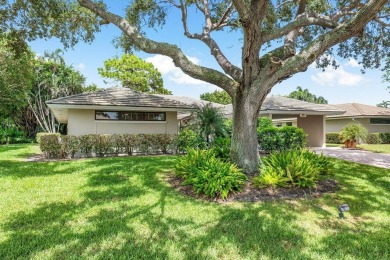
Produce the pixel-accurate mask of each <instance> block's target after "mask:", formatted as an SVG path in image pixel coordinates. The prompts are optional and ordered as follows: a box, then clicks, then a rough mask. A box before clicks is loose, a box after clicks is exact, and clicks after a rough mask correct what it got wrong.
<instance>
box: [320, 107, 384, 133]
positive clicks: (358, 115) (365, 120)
mask: <svg viewBox="0 0 390 260" xmlns="http://www.w3.org/2000/svg"><path fill="white" fill-rule="evenodd" d="M332 106H333V107H336V108H339V109H341V110H344V111H345V112H344V113H343V114H341V115H329V116H327V117H326V132H327V133H331V132H340V131H341V129H343V127H344V126H346V125H347V124H349V123H353V122H358V123H361V124H362V125H363V126H364V127H365V128H367V130H368V132H369V133H390V108H383V107H375V106H369V105H363V104H358V103H348V104H339V105H332Z"/></svg>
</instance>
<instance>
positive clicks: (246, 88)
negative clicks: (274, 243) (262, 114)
mask: <svg viewBox="0 0 390 260" xmlns="http://www.w3.org/2000/svg"><path fill="white" fill-rule="evenodd" d="M15 2H16V3H17V2H20V1H15ZM22 2H23V1H22ZM27 2H28V3H29V4H28V6H21V7H22V9H26V8H27V9H28V8H29V9H32V10H34V8H38V9H39V10H40V11H41V13H44V14H45V15H44V16H43V18H42V15H40V14H41V13H40V12H29V13H30V14H31V15H30V17H28V19H26V21H27V22H29V23H33V22H34V21H38V22H39V23H34V24H33V25H36V24H39V25H43V28H44V29H41V30H36V31H38V32H39V33H41V35H40V36H42V35H45V34H50V35H54V36H59V37H61V38H62V39H63V41H64V42H65V43H67V44H68V45H69V42H70V43H71V44H72V43H74V42H75V41H77V40H78V39H80V38H81V39H83V40H86V41H90V40H92V39H93V32H94V31H96V30H98V28H99V27H98V23H101V24H102V23H112V24H114V25H115V26H117V27H118V28H119V29H120V30H121V31H122V32H123V35H124V36H125V37H124V38H122V40H121V41H120V42H121V43H122V44H123V45H124V47H126V48H127V49H130V48H133V47H134V48H135V49H137V50H142V51H144V52H147V53H155V54H162V55H165V56H169V57H171V58H172V59H173V62H174V64H175V65H176V66H177V67H179V68H180V69H181V70H182V71H183V72H184V73H186V74H188V75H189V76H191V77H194V78H196V79H200V80H203V81H206V82H209V83H211V84H214V85H216V86H218V87H220V88H222V89H223V90H225V91H226V92H227V93H228V94H229V95H230V96H231V97H232V100H233V107H234V112H233V121H234V123H233V133H232V150H231V158H232V160H233V161H234V162H236V163H237V164H238V165H239V166H240V167H242V168H243V169H244V170H245V171H246V172H252V171H256V170H257V167H258V152H257V138H256V122H257V117H258V113H259V110H260V107H261V104H262V102H263V101H264V99H265V97H266V96H267V94H268V93H269V92H270V91H271V89H272V87H273V86H275V85H276V84H278V83H279V82H281V81H283V80H285V79H286V78H288V77H291V76H292V75H294V74H296V73H298V72H302V71H305V70H306V69H307V67H308V66H309V65H310V64H312V63H313V62H315V61H317V62H318V65H319V66H322V67H324V66H327V65H332V64H331V59H329V57H331V54H338V55H340V56H341V57H343V58H347V57H354V58H359V57H360V58H361V59H360V61H361V62H362V64H363V66H364V67H365V68H379V67H381V66H383V64H381V61H383V59H382V58H384V57H388V55H389V52H390V50H389V48H390V47H389V46H390V44H389V42H390V41H389V38H390V32H389V26H390V24H389V10H390V3H389V0H332V1H329V0H164V1H161V0H134V1H129V6H128V7H127V9H126V10H127V12H126V17H121V16H118V15H117V14H114V13H112V12H111V11H110V10H109V8H108V7H106V5H105V4H104V1H99V2H95V1H92V0H78V1H61V0H47V1H37V0H32V1H27ZM76 3H78V4H79V5H77V4H76ZM80 6H82V7H83V8H80ZM19 7H20V6H19ZM15 8H16V9H17V6H16V7H15ZM169 8H177V9H178V10H179V11H180V12H181V21H180V24H181V27H182V30H183V32H184V35H185V37H187V38H189V39H193V40H194V41H200V42H202V43H204V44H205V46H207V47H208V48H209V49H210V53H211V55H212V56H213V57H214V58H215V60H216V61H217V63H218V64H219V66H220V67H221V70H222V71H223V72H222V71H219V70H216V69H213V68H208V67H204V66H200V65H197V64H194V63H193V62H191V61H190V60H189V59H188V58H187V57H186V55H185V54H184V53H183V51H182V50H181V49H180V48H179V47H178V46H176V45H173V44H169V43H165V42H160V41H158V39H150V38H148V37H147V36H146V34H145V33H144V32H145V27H146V26H152V27H153V26H159V25H163V24H164V18H165V17H166V15H167V11H168V10H169ZM69 11H71V12H69ZM93 14H95V15H96V17H94V16H93ZM199 14H201V15H202V17H203V20H202V23H203V24H202V25H203V26H202V29H201V30H200V31H198V32H193V31H191V29H192V28H194V26H191V25H193V24H191V23H193V22H198V23H199V21H197V20H191V16H192V15H196V16H198V15H199ZM14 15H18V13H17V12H15V14H14ZM11 18H12V17H11ZM95 18H97V19H95ZM17 21H22V22H23V19H19V20H17ZM20 26H21V27H23V26H24V24H21V25H20ZM82 27H84V29H83V28H82ZM16 29H17V28H16ZM231 30H237V31H238V32H240V33H241V34H242V41H239V42H238V43H240V44H242V53H241V66H240V67H238V66H236V65H234V64H233V63H232V62H231V61H230V60H229V59H228V57H227V56H226V55H225V53H224V52H223V50H222V48H220V46H219V43H218V42H217V41H216V40H215V38H213V37H214V32H216V31H224V32H225V33H226V34H229V32H230V31H231ZM72 31H73V32H75V33H73V34H71V33H70V32H72ZM22 32H23V31H22ZM324 54H325V55H324ZM386 62H387V63H385V65H384V67H382V68H386V67H387V68H388V65H389V63H390V59H387V61H386Z"/></svg>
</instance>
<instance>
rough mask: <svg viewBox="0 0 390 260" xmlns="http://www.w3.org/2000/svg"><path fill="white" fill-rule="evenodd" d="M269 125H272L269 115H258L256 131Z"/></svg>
mask: <svg viewBox="0 0 390 260" xmlns="http://www.w3.org/2000/svg"><path fill="white" fill-rule="evenodd" d="M269 127H274V125H273V123H272V119H271V118H269V117H259V118H258V119H257V131H261V130H262V129H266V128H269Z"/></svg>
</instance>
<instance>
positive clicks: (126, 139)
mask: <svg viewBox="0 0 390 260" xmlns="http://www.w3.org/2000/svg"><path fill="white" fill-rule="evenodd" d="M122 139H123V147H124V150H125V152H126V153H127V155H132V154H133V151H134V148H135V146H136V143H137V136H136V135H131V134H123V135H122Z"/></svg>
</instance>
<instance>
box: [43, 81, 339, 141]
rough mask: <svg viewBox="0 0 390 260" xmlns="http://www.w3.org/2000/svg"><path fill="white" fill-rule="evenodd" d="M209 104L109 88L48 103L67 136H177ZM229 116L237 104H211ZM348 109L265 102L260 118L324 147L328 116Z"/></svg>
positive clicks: (275, 99) (277, 98)
mask: <svg viewBox="0 0 390 260" xmlns="http://www.w3.org/2000/svg"><path fill="white" fill-rule="evenodd" d="M205 103H209V102H206V101H201V100H197V99H193V98H189V97H180V96H171V95H157V94H156V95H152V94H145V93H139V92H135V91H132V90H130V89H127V88H110V89H103V90H99V91H95V92H91V93H83V94H79V95H73V96H68V97H63V98H58V99H54V100H49V101H47V102H46V104H47V105H48V107H49V108H50V109H51V111H52V112H53V113H54V116H55V117H56V119H57V120H58V122H60V123H66V124H67V125H68V134H69V135H85V134H123V133H129V134H139V133H145V134H146V133H150V134H151V133H155V134H158V133H171V134H173V133H177V132H178V121H180V119H182V118H183V117H186V116H188V115H189V114H190V112H191V111H194V110H195V109H196V108H197V106H199V105H204V104H205ZM212 105H213V106H214V107H217V108H220V109H221V110H222V111H223V112H224V114H225V117H226V118H232V114H233V106H232V105H226V106H225V105H221V104H216V103H212ZM343 113H344V111H343V110H341V109H338V108H334V107H332V106H328V105H319V104H313V103H309V102H304V101H300V100H296V99H291V98H286V97H280V96H272V97H268V98H266V100H265V101H264V103H263V106H262V107H261V111H260V116H267V117H270V118H271V119H273V120H277V121H278V122H284V123H285V124H289V122H293V123H292V125H294V126H297V127H300V128H302V129H303V130H304V131H305V133H306V134H307V135H308V137H307V138H308V146H310V147H323V146H325V116H329V115H339V114H343Z"/></svg>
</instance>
